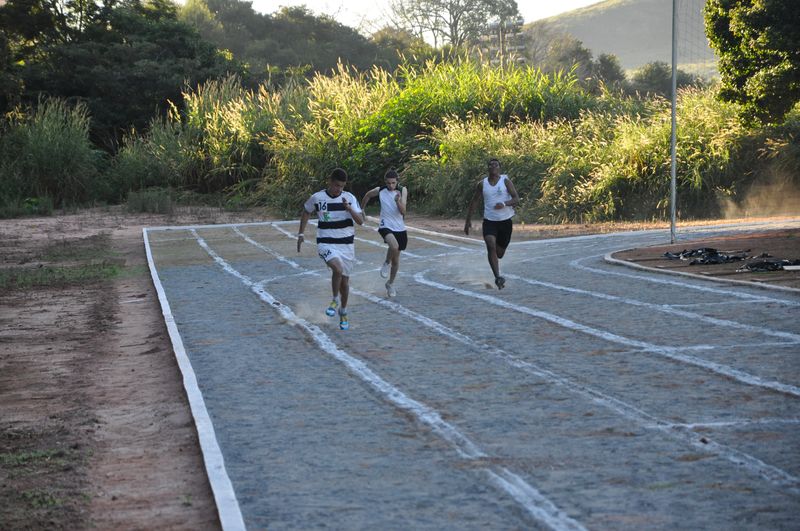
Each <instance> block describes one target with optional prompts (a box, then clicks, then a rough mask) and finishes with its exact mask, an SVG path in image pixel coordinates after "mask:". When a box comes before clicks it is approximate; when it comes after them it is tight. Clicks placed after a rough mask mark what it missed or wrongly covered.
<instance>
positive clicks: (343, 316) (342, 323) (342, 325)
mask: <svg viewBox="0 0 800 531" xmlns="http://www.w3.org/2000/svg"><path fill="white" fill-rule="evenodd" d="M349 328H350V321H348V320H347V312H345V313H342V312H341V311H340V312H339V329H340V330H347V329H349Z"/></svg>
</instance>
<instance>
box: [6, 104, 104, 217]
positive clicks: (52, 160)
mask: <svg viewBox="0 0 800 531" xmlns="http://www.w3.org/2000/svg"><path fill="white" fill-rule="evenodd" d="M0 127H1V128H2V129H1V131H2V132H1V134H0V203H2V204H14V203H24V202H25V201H26V200H28V199H32V200H33V199H35V200H38V201H44V202H52V203H53V204H55V205H56V206H57V207H63V206H65V205H74V204H79V203H83V202H86V201H89V200H94V199H103V198H104V197H105V196H106V195H107V193H108V192H109V190H108V187H107V186H105V183H104V182H102V181H101V180H100V179H99V177H100V175H101V169H102V167H103V164H104V157H103V155H102V153H101V152H100V151H99V150H97V149H95V148H94V147H93V145H92V143H91V141H90V140H89V112H88V110H87V107H86V106H85V105H84V104H82V103H78V104H77V105H74V106H71V105H68V104H67V103H66V102H65V101H63V100H60V99H42V100H40V101H39V103H38V105H36V106H35V107H34V108H32V109H17V110H16V111H15V112H13V113H11V114H10V115H9V116H8V117H6V119H5V120H4V121H3V122H2V125H0Z"/></svg>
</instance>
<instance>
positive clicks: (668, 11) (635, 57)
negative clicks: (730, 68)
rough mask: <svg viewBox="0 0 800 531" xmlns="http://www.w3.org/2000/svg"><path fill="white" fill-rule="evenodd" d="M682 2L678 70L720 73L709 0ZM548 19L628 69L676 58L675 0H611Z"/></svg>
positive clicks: (685, 0) (707, 75)
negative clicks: (707, 13)
mask: <svg viewBox="0 0 800 531" xmlns="http://www.w3.org/2000/svg"><path fill="white" fill-rule="evenodd" d="M678 5H679V7H678V21H679V25H678V68H680V69H681V70H684V71H686V72H691V73H695V74H701V75H704V76H706V77H715V76H717V75H718V74H717V68H716V57H715V56H714V52H713V51H712V50H711V48H709V46H708V41H707V39H706V37H705V30H704V24H703V6H704V5H705V0H679V1H678ZM544 22H545V23H546V24H548V25H551V26H552V27H554V28H556V29H560V30H562V31H565V32H567V33H569V34H571V35H572V36H574V37H575V38H576V39H578V40H580V41H582V42H583V45H584V46H586V47H587V48H589V49H590V50H591V51H592V53H593V54H594V56H595V57H597V56H598V55H599V54H601V53H611V54H614V55H616V56H617V57H618V58H619V60H620V63H621V64H622V67H623V68H624V69H626V70H632V69H635V68H638V67H640V66H642V65H644V64H646V63H649V62H651V61H664V62H666V63H671V62H672V2H671V1H670V0H606V1H604V2H598V3H596V4H592V5H590V6H588V7H584V8H581V9H575V10H573V11H568V12H566V13H562V14H561V15H557V16H554V17H550V18H548V19H545V20H544Z"/></svg>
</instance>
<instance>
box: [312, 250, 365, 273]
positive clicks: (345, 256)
mask: <svg viewBox="0 0 800 531" xmlns="http://www.w3.org/2000/svg"><path fill="white" fill-rule="evenodd" d="M317 254H318V255H319V257H320V258H322V259H323V260H325V263H326V264H327V263H328V262H330V261H331V260H335V259H337V258H338V259H339V261H341V263H342V274H343V275H344V276H346V277H349V276H350V273H352V271H353V266H354V265H355V262H356V246H355V245H354V244H352V243H344V244H342V243H318V244H317Z"/></svg>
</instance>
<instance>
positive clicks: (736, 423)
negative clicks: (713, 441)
mask: <svg viewBox="0 0 800 531" xmlns="http://www.w3.org/2000/svg"><path fill="white" fill-rule="evenodd" d="M762 424H763V425H767V424H800V419H781V418H769V419H736V420H726V421H716V422H692V423H668V424H665V425H664V427H666V428H670V429H674V428H681V429H687V430H695V429H698V428H699V429H703V428H728V427H734V428H736V427H747V426H754V425H755V426H758V425H762ZM645 427H646V428H651V429H652V428H661V426H653V425H650V426H645Z"/></svg>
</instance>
